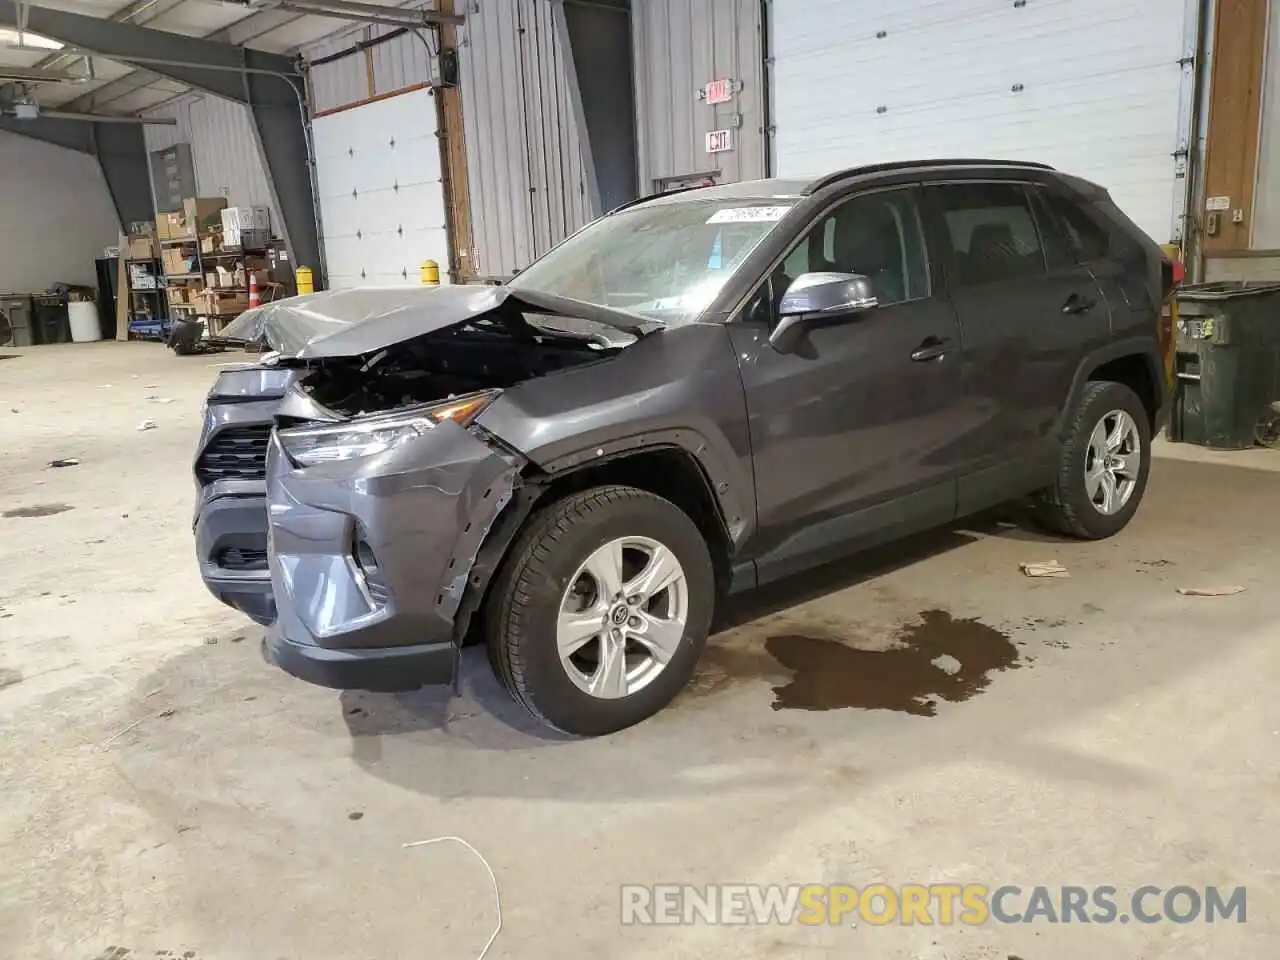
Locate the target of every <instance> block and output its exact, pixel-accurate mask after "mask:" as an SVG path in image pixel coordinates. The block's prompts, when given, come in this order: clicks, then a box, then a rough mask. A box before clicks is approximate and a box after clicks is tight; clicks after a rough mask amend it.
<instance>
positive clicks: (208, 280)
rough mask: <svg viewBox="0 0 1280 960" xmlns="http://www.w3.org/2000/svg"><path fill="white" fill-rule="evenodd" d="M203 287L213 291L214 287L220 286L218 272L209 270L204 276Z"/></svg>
mask: <svg viewBox="0 0 1280 960" xmlns="http://www.w3.org/2000/svg"><path fill="white" fill-rule="evenodd" d="M204 286H205V289H206V290H213V289H215V288H216V287H218V286H221V284H219V283H218V272H217V271H216V270H210V271H209V272H208V273H206V274H205V275H204Z"/></svg>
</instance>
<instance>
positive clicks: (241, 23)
mask: <svg viewBox="0 0 1280 960" xmlns="http://www.w3.org/2000/svg"><path fill="white" fill-rule="evenodd" d="M0 2H3V0H0ZM161 2H169V0H161ZM177 2H179V3H183V2H186V0H177ZM304 16H306V14H302V13H292V12H290V11H286V10H264V11H262V12H261V13H255V14H253V15H252V16H248V17H245V18H244V19H243V20H237V21H236V22H235V23H233V24H231V25H230V26H227V27H223V28H222V29H221V30H215V31H213V33H210V34H207V35H206V36H205V37H204V39H205V40H212V41H214V42H215V43H229V44H231V45H232V46H234V47H239V46H243V45H244V44H247V43H249V42H251V41H253V40H256V39H258V38H259V37H262V36H265V35H266V34H268V33H270V32H271V31H273V30H279V29H280V28H281V27H287V26H288V25H289V24H291V23H295V22H297V21H298V20H301V19H302V18H303V17H304ZM154 81H155V74H153V73H151V72H150V71H149V70H135V71H133V72H132V73H126V74H125V75H124V76H123V77H117V78H116V79H115V80H112V81H111V82H110V83H104V84H103V85H102V86H100V87H98V88H97V89H96V90H90V91H88V92H87V93H84V94H81V95H80V96H78V97H76V98H75V99H74V100H71V101H69V102H67V103H65V104H63V105H62V106H63V109H66V110H101V109H102V108H103V107H106V106H109V105H110V104H112V103H115V102H116V101H117V100H123V99H124V98H125V97H128V96H132V95H133V94H135V93H137V92H138V91H139V90H143V89H145V88H146V87H149V86H150V85H151V84H152V83H153V82H154Z"/></svg>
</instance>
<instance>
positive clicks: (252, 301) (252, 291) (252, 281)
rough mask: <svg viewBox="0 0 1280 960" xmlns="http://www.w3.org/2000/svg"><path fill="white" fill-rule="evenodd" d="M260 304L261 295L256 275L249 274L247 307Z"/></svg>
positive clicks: (250, 307) (251, 307)
mask: <svg viewBox="0 0 1280 960" xmlns="http://www.w3.org/2000/svg"><path fill="white" fill-rule="evenodd" d="M260 306H262V295H261V294H259V293H258V275H257V274H256V273H251V274H249V309H250V310H252V309H253V308H254V307H260Z"/></svg>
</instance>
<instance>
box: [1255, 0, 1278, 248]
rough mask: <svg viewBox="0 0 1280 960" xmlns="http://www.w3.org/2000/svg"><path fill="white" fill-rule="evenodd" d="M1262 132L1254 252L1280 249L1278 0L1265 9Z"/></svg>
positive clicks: (1273, 0) (1259, 151) (1259, 147)
mask: <svg viewBox="0 0 1280 960" xmlns="http://www.w3.org/2000/svg"><path fill="white" fill-rule="evenodd" d="M1262 71H1263V72H1262V77H1263V79H1262V129H1261V131H1260V133H1259V136H1258V139H1259V145H1258V183H1257V185H1256V186H1255V187H1254V191H1253V237H1252V242H1251V243H1250V246H1251V247H1253V249H1255V250H1280V0H1271V3H1270V5H1269V6H1268V9H1267V50H1266V60H1265V61H1264V65H1263V68H1262Z"/></svg>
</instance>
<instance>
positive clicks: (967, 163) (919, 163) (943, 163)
mask: <svg viewBox="0 0 1280 960" xmlns="http://www.w3.org/2000/svg"><path fill="white" fill-rule="evenodd" d="M913 167H1031V168H1032V169H1035V170H1052V169H1053V167H1051V166H1049V164H1047V163H1035V162H1033V161H1031V160H978V159H968V158H957V159H944V160H894V161H891V162H889V163H871V164H867V165H866V166H864V167H849V168H848V169H847V170H837V171H836V172H835V173H830V174H827V176H825V177H822V178H821V179H818V180H814V181H813V182H812V183H811V184H809V185H808V186H807V187H805V188H804V194H805V196H809V195H811V194H814V193H817V192H818V191H819V190H822V189H823V188H825V187H829V186H831V185H832V184H834V183H839V182H840V181H841V180H848V179H850V178H851V177H861V176H865V175H866V174H869V173H888V172H890V171H893V170H910V169H911V168H913Z"/></svg>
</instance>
